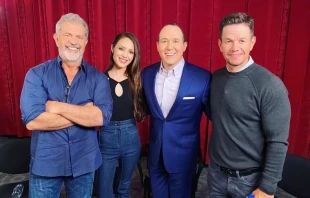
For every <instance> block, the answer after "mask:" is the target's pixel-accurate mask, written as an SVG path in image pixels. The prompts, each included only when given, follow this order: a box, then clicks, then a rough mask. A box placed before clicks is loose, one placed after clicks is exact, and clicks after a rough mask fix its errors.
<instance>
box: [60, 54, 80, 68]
mask: <svg viewBox="0 0 310 198" xmlns="http://www.w3.org/2000/svg"><path fill="white" fill-rule="evenodd" d="M57 63H58V66H59V67H60V68H62V60H61V58H60V56H58V57H57ZM85 65H86V62H85V61H84V58H83V59H82V64H81V68H82V69H83V71H85Z"/></svg>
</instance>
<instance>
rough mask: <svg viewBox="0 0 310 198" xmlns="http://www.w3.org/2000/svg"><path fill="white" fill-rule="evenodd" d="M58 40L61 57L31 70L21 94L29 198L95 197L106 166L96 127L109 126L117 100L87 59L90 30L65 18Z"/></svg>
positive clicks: (80, 21) (76, 18)
mask: <svg viewBox="0 0 310 198" xmlns="http://www.w3.org/2000/svg"><path fill="white" fill-rule="evenodd" d="M54 40H55V43H56V45H57V47H58V51H59V56H58V57H57V58H55V59H53V60H49V61H47V62H44V63H42V64H39V65H37V66H36V67H33V68H31V69H30V70H29V71H28V73H27V74H26V77H25V82H24V86H23V90H22V93H21V103H20V107H21V111H22V119H23V122H24V123H25V125H26V127H27V129H29V130H32V138H31V151H30V152H31V162H30V171H29V172H30V184H29V197H30V198H37V197H38V198H41V197H45V198H46V197H51V198H54V197H59V195H60V190H61V186H62V184H63V183H64V184H65V187H66V193H67V196H68V197H79V198H81V197H85V198H86V197H91V194H92V184H93V180H94V171H95V170H96V169H97V168H98V167H99V166H100V165H101V163H102V157H101V154H100V151H99V147H98V142H97V134H96V127H97V126H102V125H107V124H108V123H109V121H110V117H111V113H112V97H111V94H110V93H111V92H110V88H109V82H108V79H107V77H106V76H105V75H104V74H103V73H102V72H100V71H99V70H97V69H96V68H94V67H93V66H91V65H89V64H88V63H86V62H85V61H84V60H83V54H84V50H85V46H86V44H87V42H88V26H87V24H86V22H85V21H84V20H83V19H82V18H81V17H80V16H79V15H77V14H72V13H69V14H66V15H63V16H62V17H61V18H60V20H59V21H58V22H57V24H56V33H55V34H54Z"/></svg>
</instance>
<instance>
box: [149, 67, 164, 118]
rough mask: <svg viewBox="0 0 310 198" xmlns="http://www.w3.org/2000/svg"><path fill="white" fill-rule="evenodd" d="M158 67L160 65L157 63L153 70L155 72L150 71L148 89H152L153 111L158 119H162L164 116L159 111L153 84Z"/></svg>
mask: <svg viewBox="0 0 310 198" xmlns="http://www.w3.org/2000/svg"><path fill="white" fill-rule="evenodd" d="M159 67H160V63H158V64H157V65H156V67H154V70H155V71H152V72H150V73H151V74H150V79H149V80H150V81H149V82H150V88H151V89H152V91H151V93H152V96H151V97H152V101H153V102H152V105H153V106H154V108H155V110H156V111H157V113H158V115H159V117H162V118H163V119H164V115H163V112H162V111H161V109H160V106H159V104H158V100H157V97H156V93H155V83H156V75H157V72H158V70H159Z"/></svg>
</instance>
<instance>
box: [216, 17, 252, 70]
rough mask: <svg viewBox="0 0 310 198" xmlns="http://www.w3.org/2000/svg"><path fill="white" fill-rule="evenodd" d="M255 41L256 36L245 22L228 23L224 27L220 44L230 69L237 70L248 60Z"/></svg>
mask: <svg viewBox="0 0 310 198" xmlns="http://www.w3.org/2000/svg"><path fill="white" fill-rule="evenodd" d="M255 42H256V37H255V36H253V35H252V33H251V31H250V28H249V26H248V25H246V24H244V23H241V24H232V25H227V26H225V27H224V28H223V31H222V38H221V39H219V40H218V45H219V48H220V51H221V52H222V53H223V56H224V58H225V60H226V66H227V67H228V69H229V71H231V72H236V71H238V70H239V69H241V68H242V67H243V66H244V65H245V64H246V63H247V62H248V60H249V58H250V52H251V50H252V49H253V46H254V44H255Z"/></svg>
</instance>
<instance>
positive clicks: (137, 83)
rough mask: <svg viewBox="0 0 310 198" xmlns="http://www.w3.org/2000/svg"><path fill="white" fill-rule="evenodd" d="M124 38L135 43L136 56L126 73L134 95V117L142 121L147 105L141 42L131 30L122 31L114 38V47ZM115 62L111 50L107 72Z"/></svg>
mask: <svg viewBox="0 0 310 198" xmlns="http://www.w3.org/2000/svg"><path fill="white" fill-rule="evenodd" d="M122 38H128V39H130V40H131V41H132V43H133V45H134V57H133V60H132V61H131V63H129V65H128V66H127V68H126V72H125V73H126V75H127V76H128V81H129V85H130V89H131V92H132V96H133V107H134V118H135V120H136V121H138V122H141V121H142V120H143V119H144V117H145V105H144V102H143V97H142V83H141V75H140V44H139V41H138V39H137V37H136V36H135V35H134V34H132V33H130V32H122V33H120V34H118V35H116V37H115V38H114V40H113V42H112V46H113V48H114V47H115V46H116V44H117V43H118V41H119V40H121V39H122ZM114 64H115V62H114V59H113V52H112V51H111V52H110V63H109V67H108V69H107V72H108V71H110V70H111V69H112V68H113V66H114Z"/></svg>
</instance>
